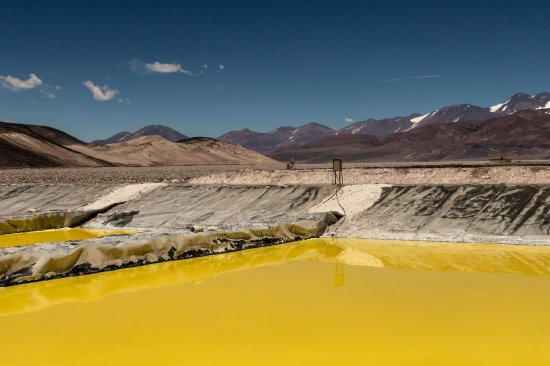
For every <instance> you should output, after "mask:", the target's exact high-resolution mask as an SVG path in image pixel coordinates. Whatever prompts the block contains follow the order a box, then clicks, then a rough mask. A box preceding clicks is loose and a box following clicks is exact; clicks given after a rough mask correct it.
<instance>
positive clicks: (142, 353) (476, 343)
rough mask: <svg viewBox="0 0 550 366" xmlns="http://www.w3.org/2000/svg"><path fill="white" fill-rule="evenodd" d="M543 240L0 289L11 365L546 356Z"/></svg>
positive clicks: (108, 275)
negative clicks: (533, 243) (538, 244)
mask: <svg viewBox="0 0 550 366" xmlns="http://www.w3.org/2000/svg"><path fill="white" fill-rule="evenodd" d="M549 274H550V248H547V247H528V246H509V245H481V244H479V245H465V244H443V243H404V242H393V241H371V240H347V239H338V240H322V239H315V240H308V241H303V242H298V243H292V244H284V245H279V246H274V247H268V248H260V249H252V250H246V251H241V252H234V253H228V254H222V255H215V256H208V257H202V258H194V259H189V260H182V261H174V262H166V263H161V264H155V265H148V266H142V267H136V268H131V269H125V270H119V271H113V272H105V273H100V274H96V275H89V276H81V277H73V278H64V279H59V280H53V281H45V282H37V283H32V284H25V285H20V286H14V287H8V288H0V329H1V330H2V331H1V332H0V350H1V352H0V357H1V360H2V364H6V365H33V364H37V365H74V364H79V365H100V364H101V365H336V364H341V365H544V364H549V363H550V347H548V344H550V306H549V305H548V304H550V291H549V290H550V275H549Z"/></svg>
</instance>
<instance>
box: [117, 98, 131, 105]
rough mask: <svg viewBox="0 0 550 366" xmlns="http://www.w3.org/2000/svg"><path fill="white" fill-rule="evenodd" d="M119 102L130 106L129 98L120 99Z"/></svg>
mask: <svg viewBox="0 0 550 366" xmlns="http://www.w3.org/2000/svg"><path fill="white" fill-rule="evenodd" d="M118 102H119V103H121V104H130V99H128V98H118Z"/></svg>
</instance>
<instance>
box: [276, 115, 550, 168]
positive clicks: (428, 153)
mask: <svg viewBox="0 0 550 366" xmlns="http://www.w3.org/2000/svg"><path fill="white" fill-rule="evenodd" d="M494 154H505V155H507V156H509V157H511V158H522V159H550V111H548V110H524V111H519V112H517V113H515V114H512V115H507V116H501V117H496V118H492V119H489V120H486V121H461V122H455V123H447V124H431V125H427V126H422V127H418V128H415V129H413V130H411V131H409V132H405V133H397V134H393V135H390V136H386V137H376V136H369V135H350V134H339V135H335V136H329V137H325V138H323V139H321V140H317V141H315V142H312V143H308V144H302V145H298V146H291V147H287V148H283V149H278V150H276V151H274V152H272V153H271V154H269V156H270V157H272V158H274V159H276V160H279V161H287V160H288V159H289V158H290V157H294V158H295V159H296V161H298V162H308V163H321V162H328V161H330V160H331V159H332V158H335V157H340V158H343V159H344V160H345V161H351V162H383V161H440V160H472V159H486V158H487V157H488V156H489V155H494Z"/></svg>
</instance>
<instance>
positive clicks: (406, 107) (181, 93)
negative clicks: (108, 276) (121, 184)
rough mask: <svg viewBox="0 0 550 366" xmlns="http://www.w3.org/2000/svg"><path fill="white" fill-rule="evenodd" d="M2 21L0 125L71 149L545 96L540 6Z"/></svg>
mask: <svg viewBox="0 0 550 366" xmlns="http://www.w3.org/2000/svg"><path fill="white" fill-rule="evenodd" d="M2 13H3V17H2V31H1V32H0V44H1V45H2V48H1V50H2V51H1V55H0V77H1V79H0V119H9V120H11V121H15V122H25V123H36V124H46V125H50V126H53V127H56V128H60V129H63V130H65V131H67V132H69V133H71V134H73V135H75V136H77V137H79V138H81V139H84V140H92V139H95V138H101V137H107V136H109V135H112V134H114V133H115V132H118V131H121V130H130V131H133V130H136V129H138V128H140V127H142V126H144V125H147V124H159V123H160V124H166V125H169V126H171V127H173V128H176V129H177V130H179V131H181V132H183V133H185V134H187V135H191V136H214V137H215V136H219V135H221V134H222V133H224V132H226V131H229V130H233V129H241V128H245V127H248V128H251V129H254V130H258V131H269V130H271V129H273V128H275V127H278V126H281V125H300V124H303V123H307V122H312V121H315V122H320V123H324V124H326V125H329V126H331V127H333V128H339V127H343V126H345V125H346V122H345V120H346V118H349V119H353V120H355V121H358V120H362V119H366V118H381V117H390V116H396V115H406V114H410V113H413V112H419V113H424V112H427V111H430V110H433V109H435V108H437V107H440V106H443V105H449V104H455V103H463V102H468V103H472V104H476V105H481V106H489V105H492V104H495V103H497V102H499V101H501V100H503V99H505V98H506V97H508V96H510V95H511V94H513V93H516V92H519V91H523V92H526V93H531V94H532V93H538V92H541V91H550V47H549V45H548V42H549V35H550V21H548V14H550V2H548V1H498V2H496V1H494V2H493V1H484V2H483V1H477V2H473V1H437V2H436V1H414V2H413V1H370V2H369V1H285V0H281V1H192V2H191V1H139V0H134V1H116V0H115V1H113V0H111V1H98V0H96V1H47V2H45V1H24V0H22V1H11V2H3V4H2ZM205 64H206V65H208V68H207V69H205V67H203V66H201V65H205ZM220 65H223V67H220ZM32 74H34V75H35V77H31V76H30V75H32ZM191 74H192V75H191ZM423 76H430V77H423ZM86 85H87V86H88V87H87V86H86ZM104 86H107V88H104V89H102V88H103V87H104ZM94 90H95V99H94V94H93V91H94Z"/></svg>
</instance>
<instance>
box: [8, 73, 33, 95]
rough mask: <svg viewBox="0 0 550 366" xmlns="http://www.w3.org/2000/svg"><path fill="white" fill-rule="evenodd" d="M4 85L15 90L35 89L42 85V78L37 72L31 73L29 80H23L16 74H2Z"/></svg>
mask: <svg viewBox="0 0 550 366" xmlns="http://www.w3.org/2000/svg"><path fill="white" fill-rule="evenodd" d="M0 81H1V83H2V86H3V87H4V88H6V89H10V90H13V91H19V90H28V89H34V88H36V87H38V86H40V85H42V80H41V79H40V78H39V77H38V76H36V74H30V75H29V78H28V79H27V80H21V79H19V78H16V77H14V76H10V75H7V76H0Z"/></svg>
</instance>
